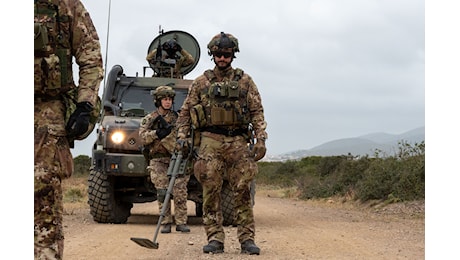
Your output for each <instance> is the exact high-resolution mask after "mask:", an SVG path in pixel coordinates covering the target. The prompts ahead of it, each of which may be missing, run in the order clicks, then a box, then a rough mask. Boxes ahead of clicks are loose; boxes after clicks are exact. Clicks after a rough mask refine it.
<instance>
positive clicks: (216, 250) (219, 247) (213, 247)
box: [203, 240, 224, 254]
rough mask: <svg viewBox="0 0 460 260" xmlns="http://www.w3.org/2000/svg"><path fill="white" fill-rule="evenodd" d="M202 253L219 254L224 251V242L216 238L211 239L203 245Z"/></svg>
mask: <svg viewBox="0 0 460 260" xmlns="http://www.w3.org/2000/svg"><path fill="white" fill-rule="evenodd" d="M203 252H204V253H212V254H220V253H223V252H224V244H223V243H222V242H219V241H217V240H211V242H209V244H207V245H205V246H204V247H203Z"/></svg>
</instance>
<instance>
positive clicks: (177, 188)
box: [139, 110, 190, 225]
mask: <svg viewBox="0 0 460 260" xmlns="http://www.w3.org/2000/svg"><path fill="white" fill-rule="evenodd" d="M158 115H159V113H158V110H155V111H153V112H152V113H150V114H148V115H146V116H145V117H144V118H143V119H142V121H141V125H140V127H139V136H140V137H141V139H142V142H143V144H144V145H148V146H149V147H150V148H149V149H150V156H151V157H152V158H153V159H151V160H150V162H149V166H147V170H148V171H149V173H150V178H151V180H152V182H153V184H154V185H155V188H156V189H157V190H161V189H163V190H166V189H168V186H169V177H168V175H167V172H168V166H169V162H170V159H171V150H170V149H167V148H168V147H169V146H173V144H171V145H167V144H165V143H164V142H163V140H165V139H167V140H169V141H168V142H171V141H172V142H173V143H174V142H175V138H169V137H170V136H175V131H174V129H173V130H172V131H171V133H170V134H169V135H168V136H167V137H165V138H163V139H162V140H160V139H159V138H158V136H157V134H156V129H158V127H159V122H155V123H154V120H155V118H157V117H158ZM163 118H164V119H165V121H166V122H167V123H168V124H171V125H173V126H174V125H175V122H176V120H177V115H176V114H175V113H173V112H172V111H169V112H168V113H167V114H166V115H164V116H163ZM165 146H166V147H165ZM189 179H190V175H180V176H177V178H176V181H175V183H174V186H173V190H172V196H173V198H174V209H175V214H174V215H175V223H176V225H182V224H187V184H188V181H189ZM157 202H158V206H159V210H160V212H161V210H162V208H163V202H161V201H160V200H158V201H157ZM172 222H173V219H172V215H171V203H168V207H167V208H166V211H165V216H164V218H163V221H162V223H161V224H167V223H172Z"/></svg>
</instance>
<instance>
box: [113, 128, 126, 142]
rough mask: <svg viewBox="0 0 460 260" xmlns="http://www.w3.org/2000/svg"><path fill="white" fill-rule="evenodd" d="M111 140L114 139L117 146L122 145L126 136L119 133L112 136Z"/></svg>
mask: <svg viewBox="0 0 460 260" xmlns="http://www.w3.org/2000/svg"><path fill="white" fill-rule="evenodd" d="M110 139H112V142H114V143H115V144H121V143H122V142H123V140H124V139H125V134H124V133H123V132H118V131H117V132H114V133H113V134H112V136H111V137H110Z"/></svg>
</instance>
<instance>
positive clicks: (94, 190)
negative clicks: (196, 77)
mask: <svg viewBox="0 0 460 260" xmlns="http://www.w3.org/2000/svg"><path fill="white" fill-rule="evenodd" d="M170 39H174V40H176V41H177V43H179V44H180V45H181V46H182V48H184V49H185V50H187V51H188V52H189V53H190V54H191V55H192V56H193V57H194V59H195V61H194V63H193V64H191V65H189V66H187V67H182V68H181V69H180V70H181V73H182V76H185V75H186V74H188V73H189V72H191V71H192V70H193V69H194V68H195V66H196V65H197V64H198V61H199V59H200V46H199V44H198V42H197V41H196V39H195V38H194V37H193V36H192V35H190V34H189V33H187V32H184V31H168V32H162V31H160V35H158V36H157V37H156V38H155V39H154V40H153V41H152V42H151V44H150V46H149V48H148V51H147V53H150V52H151V51H152V50H154V49H155V48H158V47H161V45H162V43H164V42H167V41H168V40H170ZM173 66H174V61H171V60H169V61H163V60H159V61H158V62H150V63H149V66H145V67H143V75H142V76H138V75H137V73H136V75H135V76H127V75H125V74H124V72H123V68H122V66H121V65H115V66H113V67H112V69H111V70H110V72H109V73H108V76H107V78H106V84H105V86H104V93H103V96H102V111H101V114H102V116H101V120H100V121H99V123H98V127H97V128H96V129H97V139H96V141H95V143H94V145H93V148H92V166H91V169H90V175H89V178H88V204H89V206H90V213H91V215H92V217H93V219H94V221H96V222H99V223H118V224H119V223H125V222H126V221H127V220H128V217H129V216H130V215H131V208H132V207H133V204H134V203H146V202H153V201H156V200H157V192H156V189H155V186H154V185H153V183H152V181H151V180H150V175H149V173H148V171H147V170H146V167H147V165H148V162H147V161H146V159H145V158H144V155H143V154H142V141H141V139H140V137H139V125H140V121H141V119H142V118H143V117H144V116H145V115H147V114H148V113H150V112H151V111H153V110H154V109H156V108H155V105H154V102H153V96H152V95H151V93H152V92H153V90H155V88H156V87H158V86H161V85H169V86H171V87H173V89H174V90H175V92H176V97H175V101H174V107H173V109H174V110H176V111H177V110H179V109H180V107H181V105H182V103H183V102H184V99H185V97H186V96H187V92H188V88H189V86H190V85H191V83H192V80H190V79H183V78H175V77H172V76H171V77H165V76H164V75H165V73H162V70H164V69H166V70H169V69H171V68H172V67H173ZM150 69H151V70H150ZM148 71H152V75H146V73H147V72H148ZM188 200H191V201H193V202H195V206H196V207H195V208H196V210H195V213H196V216H199V217H200V216H202V214H203V213H202V203H203V197H202V188H201V185H200V184H199V182H198V181H197V180H196V179H195V177H194V176H193V174H192V175H191V178H190V181H189V183H188ZM222 201H223V202H222V207H223V214H224V224H225V225H233V222H234V212H233V195H232V193H231V190H230V187H229V185H228V183H227V182H225V183H224V186H223V189H222Z"/></svg>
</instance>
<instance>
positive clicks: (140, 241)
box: [131, 237, 159, 249]
mask: <svg viewBox="0 0 460 260" xmlns="http://www.w3.org/2000/svg"><path fill="white" fill-rule="evenodd" d="M131 240H132V241H134V242H135V243H136V244H138V245H140V246H143V247H146V248H149V249H158V247H159V244H158V242H153V241H151V240H149V239H147V238H139V237H132V238H131Z"/></svg>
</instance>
